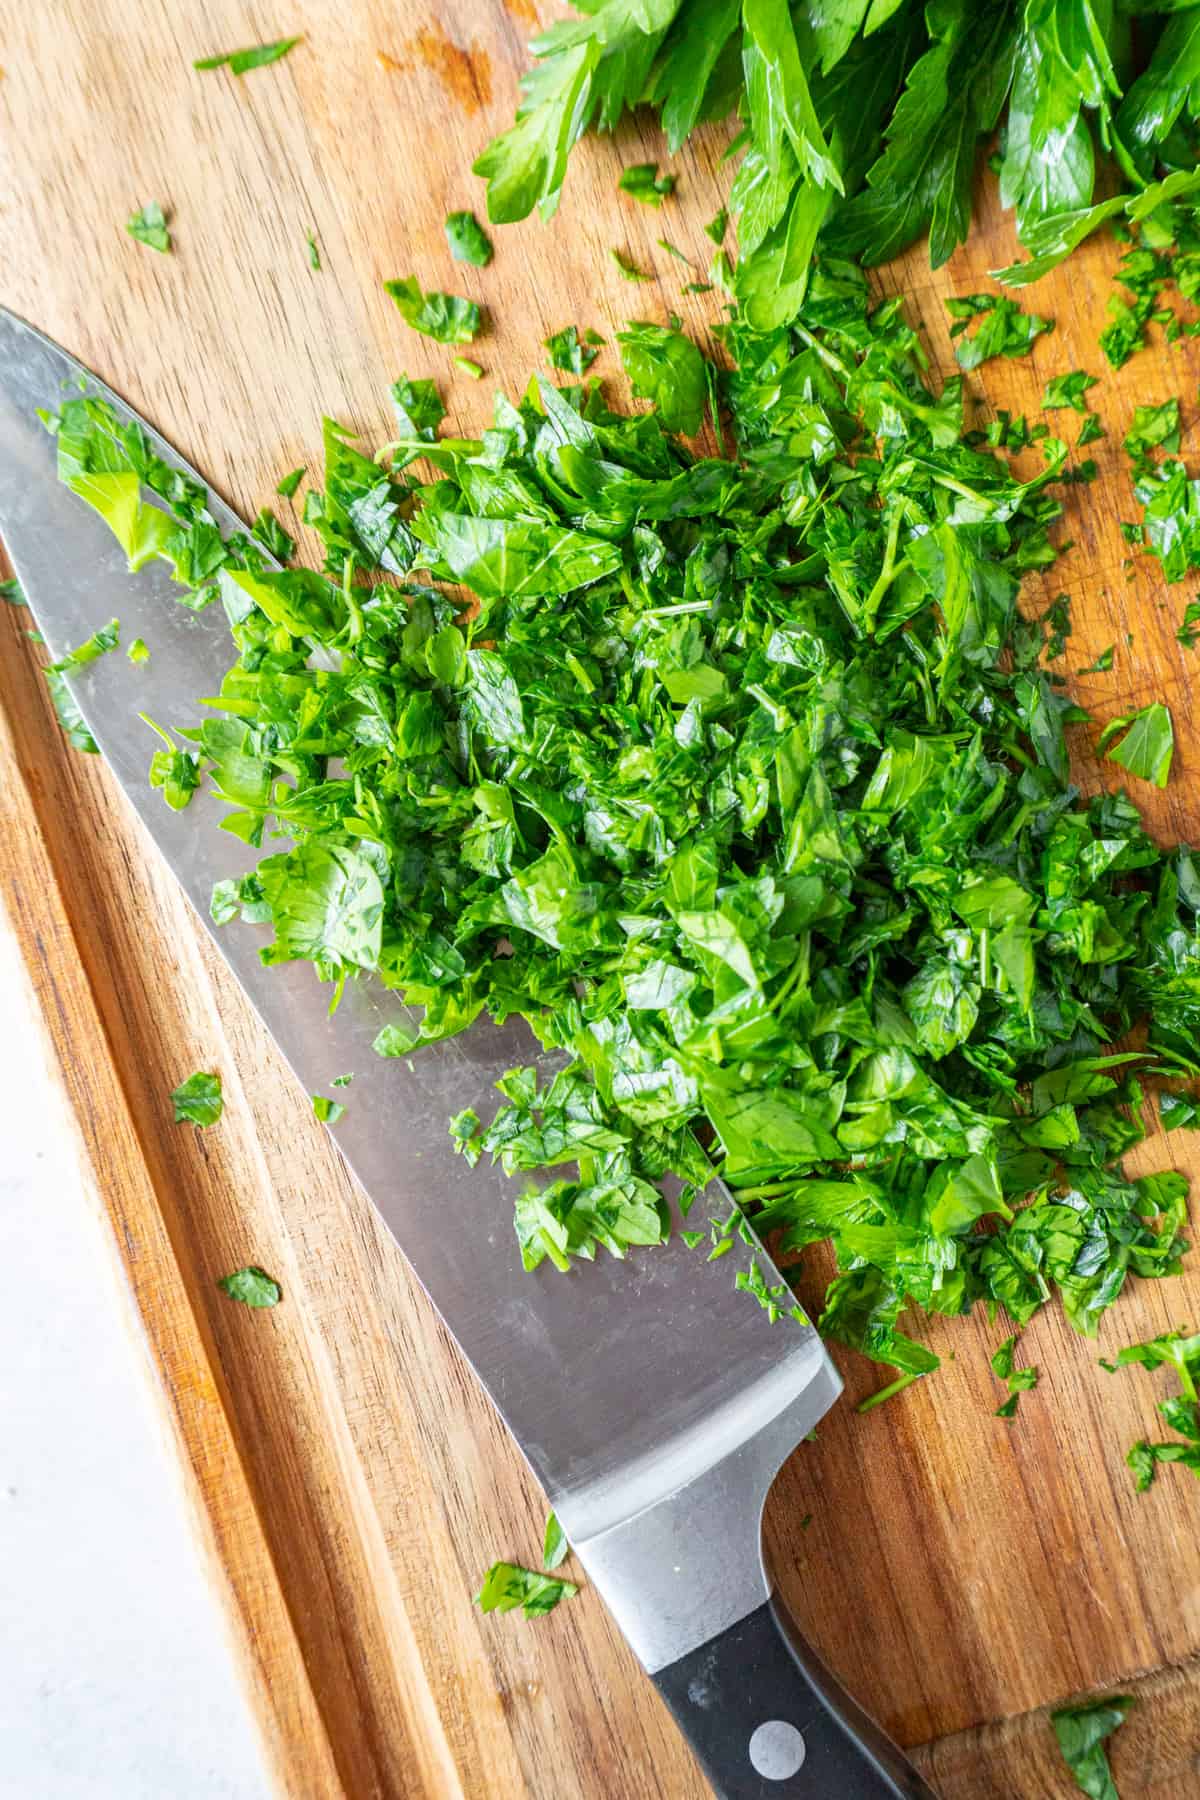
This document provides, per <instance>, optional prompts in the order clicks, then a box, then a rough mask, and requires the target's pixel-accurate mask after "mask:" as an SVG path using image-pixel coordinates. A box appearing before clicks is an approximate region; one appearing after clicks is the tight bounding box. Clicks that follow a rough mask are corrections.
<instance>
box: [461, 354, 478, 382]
mask: <svg viewBox="0 0 1200 1800" xmlns="http://www.w3.org/2000/svg"><path fill="white" fill-rule="evenodd" d="M454 366H455V368H456V369H458V370H459V371H460V373H462V374H463V375H465V376H466V377H467V378H468V380H470V381H482V380H483V365H482V363H477V362H474V361H472V359H471V357H469V356H456V357H455V358H454Z"/></svg>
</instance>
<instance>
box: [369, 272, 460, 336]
mask: <svg viewBox="0 0 1200 1800" xmlns="http://www.w3.org/2000/svg"><path fill="white" fill-rule="evenodd" d="M383 288H384V292H385V293H386V294H387V295H388V297H389V298H390V299H391V301H392V302H393V304H394V305H395V306H396V308H397V310H398V311H399V313H400V316H401V318H402V319H403V320H404V322H405V324H406V325H411V326H412V328H413V330H414V331H420V332H423V333H424V335H425V336H426V337H431V338H436V339H437V341H438V343H439V344H469V343H471V342H472V340H473V339H474V338H475V336H476V334H477V332H478V331H479V330H480V327H481V323H482V314H481V313H480V310H479V308H478V306H477V305H476V304H475V302H474V300H463V299H461V298H460V297H459V296H458V295H457V294H438V293H432V294H423V293H422V292H421V289H420V286H419V285H418V283H417V280H416V277H415V276H413V275H406V276H405V277H404V279H403V280H402V281H385V282H384V284H383Z"/></svg>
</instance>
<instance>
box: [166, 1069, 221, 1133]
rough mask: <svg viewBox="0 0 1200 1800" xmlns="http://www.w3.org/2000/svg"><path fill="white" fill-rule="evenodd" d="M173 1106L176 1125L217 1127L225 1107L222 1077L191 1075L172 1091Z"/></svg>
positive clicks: (198, 1073) (203, 1074)
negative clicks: (188, 1124)
mask: <svg viewBox="0 0 1200 1800" xmlns="http://www.w3.org/2000/svg"><path fill="white" fill-rule="evenodd" d="M171 1104H172V1106H173V1107H174V1108H175V1123H176V1125H182V1124H185V1123H190V1124H192V1125H215V1124H216V1122H217V1120H218V1119H219V1118H220V1116H221V1113H222V1111H223V1109H224V1105H225V1102H224V1100H223V1098H222V1096H221V1077H220V1076H219V1075H208V1074H205V1073H204V1072H203V1071H199V1072H197V1073H196V1074H195V1075H189V1076H188V1078H187V1080H186V1081H181V1082H180V1084H179V1086H178V1087H177V1088H174V1089H173V1090H172V1093H171Z"/></svg>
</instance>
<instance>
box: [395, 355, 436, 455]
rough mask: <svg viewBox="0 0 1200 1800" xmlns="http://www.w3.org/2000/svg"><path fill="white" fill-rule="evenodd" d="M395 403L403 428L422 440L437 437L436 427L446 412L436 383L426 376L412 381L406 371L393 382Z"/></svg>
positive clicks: (398, 418)
mask: <svg viewBox="0 0 1200 1800" xmlns="http://www.w3.org/2000/svg"><path fill="white" fill-rule="evenodd" d="M392 406H393V408H394V409H395V413H396V419H397V422H398V424H399V426H400V430H401V431H402V432H403V433H404V434H405V435H406V436H407V437H409V438H411V439H414V440H416V441H418V442H421V443H428V444H431V443H432V442H433V441H434V439H435V438H436V436H437V428H438V426H439V425H440V424H441V422H442V420H443V419H444V418H445V416H446V409H445V407H444V406H443V405H442V402H441V398H440V396H439V394H438V391H437V388H436V386H435V385H434V383H433V382H432V381H428V380H423V379H418V380H416V381H410V380H409V378H408V376H407V375H402V376H401V377H400V379H399V381H395V382H393V383H392ZM394 466H395V465H394V464H393V467H394Z"/></svg>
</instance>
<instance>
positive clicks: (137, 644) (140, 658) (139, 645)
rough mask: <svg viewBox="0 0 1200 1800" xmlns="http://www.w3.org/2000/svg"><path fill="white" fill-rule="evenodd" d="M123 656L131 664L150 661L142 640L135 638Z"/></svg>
mask: <svg viewBox="0 0 1200 1800" xmlns="http://www.w3.org/2000/svg"><path fill="white" fill-rule="evenodd" d="M125 654H126V656H127V657H128V658H129V661H130V662H131V663H144V662H149V661H150V651H149V648H148V647H147V645H146V641H145V639H144V638H140V637H135V638H134V640H133V642H132V644H130V646H129V648H128V650H127V651H126V652H125Z"/></svg>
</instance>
